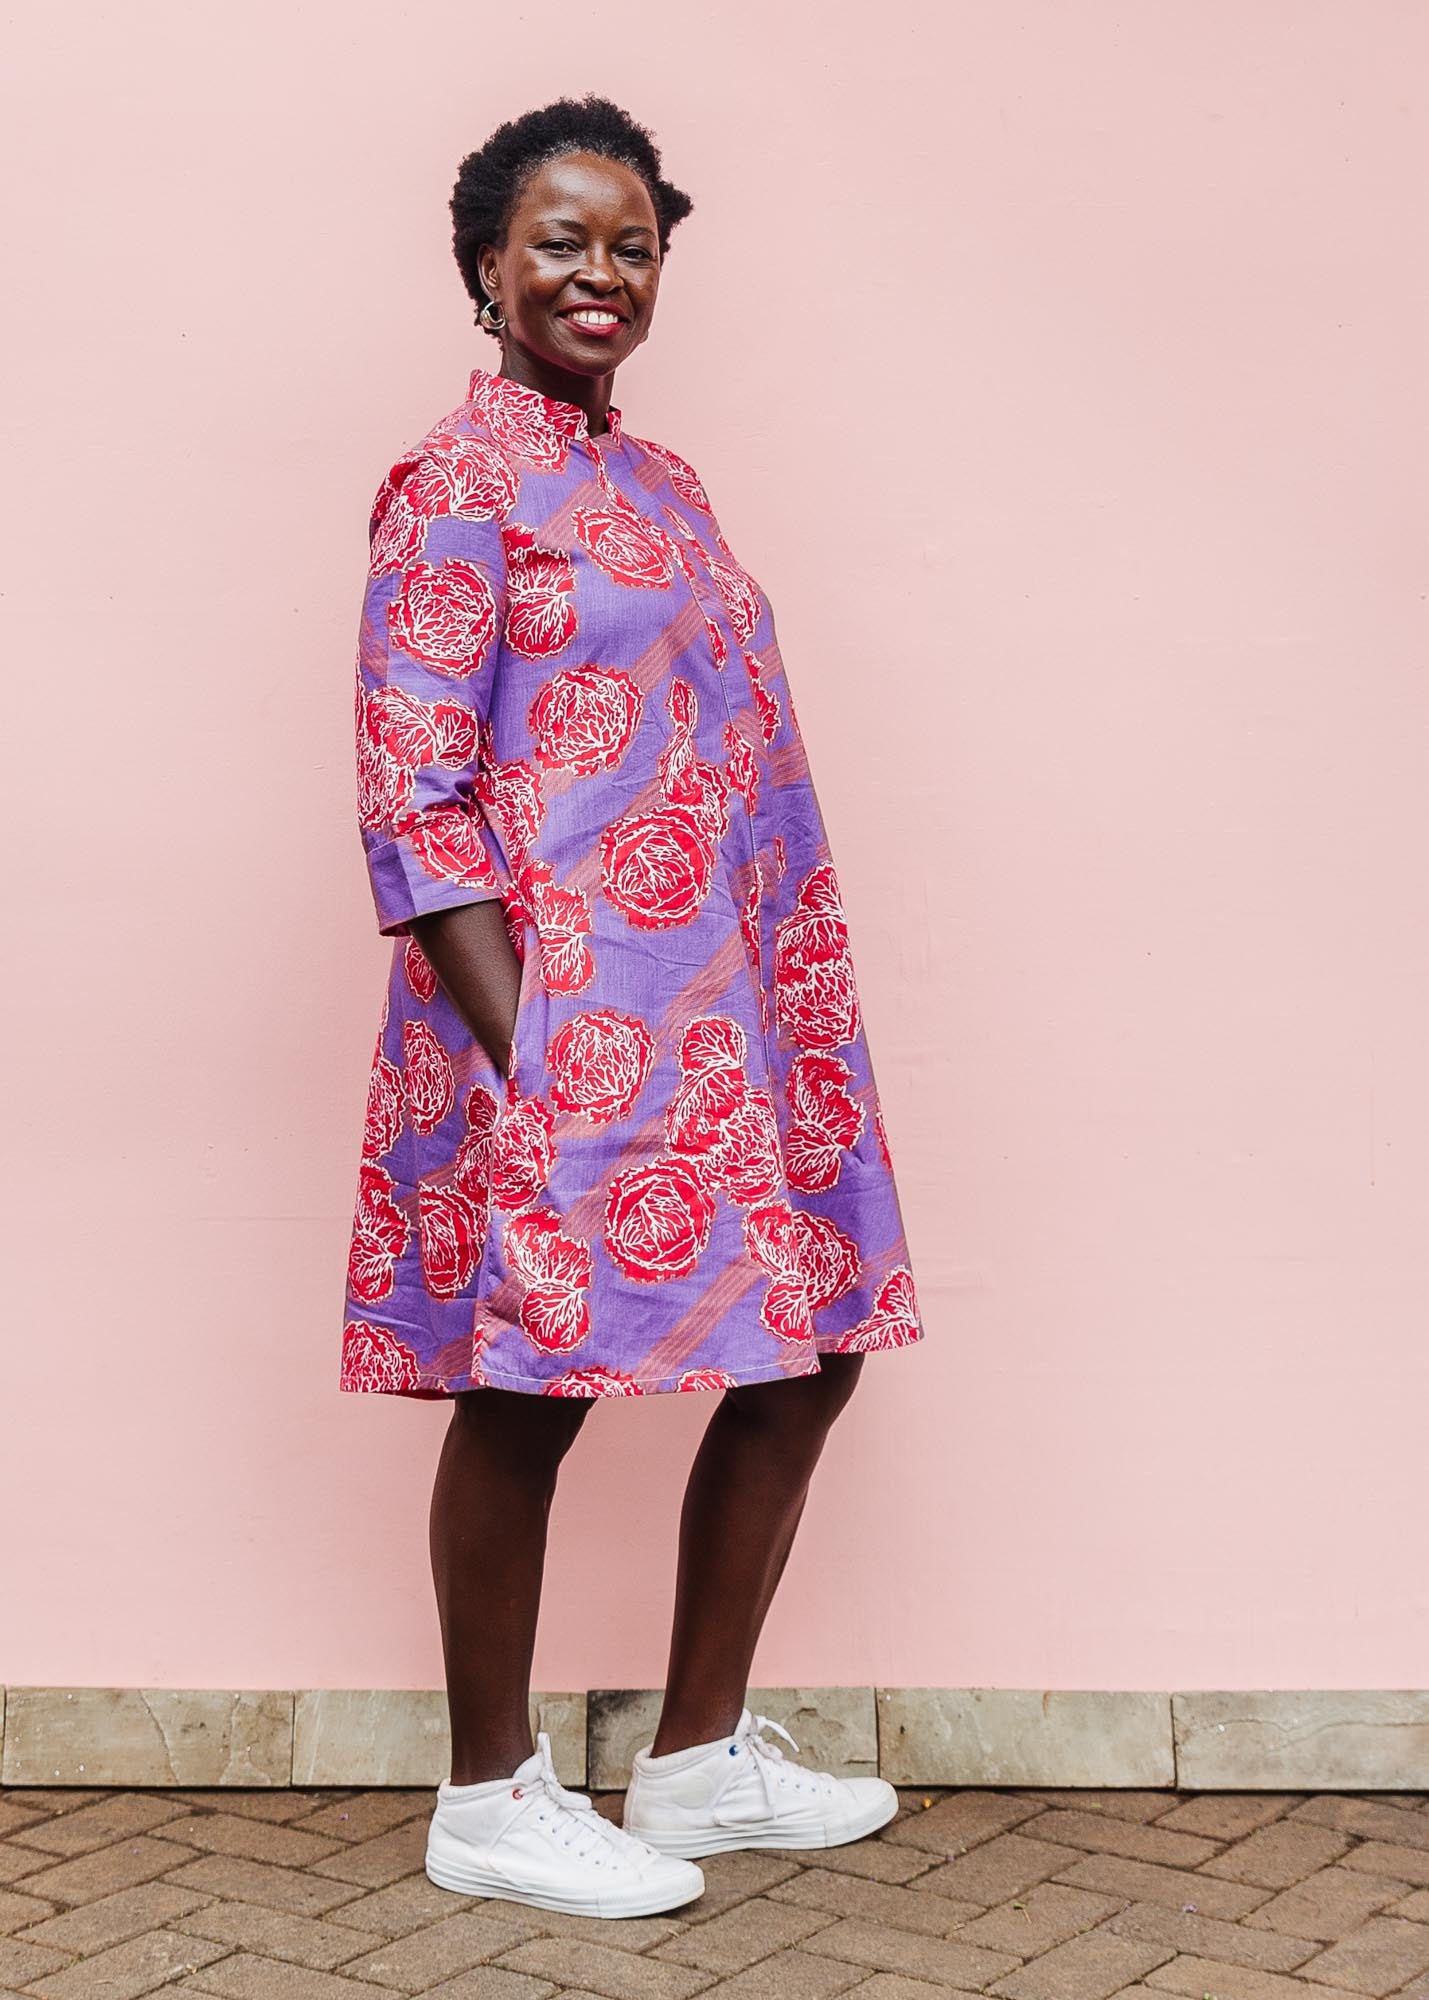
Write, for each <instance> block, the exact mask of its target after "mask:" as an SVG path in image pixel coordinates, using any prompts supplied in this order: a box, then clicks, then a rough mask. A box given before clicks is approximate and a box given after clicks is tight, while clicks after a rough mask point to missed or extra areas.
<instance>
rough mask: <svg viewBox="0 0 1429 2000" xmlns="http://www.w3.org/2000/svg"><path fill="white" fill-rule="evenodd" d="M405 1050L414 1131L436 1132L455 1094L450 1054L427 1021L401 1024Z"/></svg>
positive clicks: (408, 1106)
mask: <svg viewBox="0 0 1429 2000" xmlns="http://www.w3.org/2000/svg"><path fill="white" fill-rule="evenodd" d="M402 1053H403V1060H404V1062H405V1064H406V1072H405V1076H406V1097H407V1116H408V1117H409V1118H410V1120H411V1122H412V1130H413V1131H414V1132H421V1133H423V1134H425V1135H430V1134H431V1133H433V1132H435V1131H436V1129H437V1127H438V1126H439V1125H440V1124H441V1122H442V1120H443V1119H444V1118H445V1117H446V1115H447V1113H448V1112H449V1111H450V1110H451V1108H452V1104H453V1102H454V1100H455V1097H456V1079H455V1077H454V1076H453V1075H452V1064H451V1057H450V1056H449V1055H448V1054H447V1052H446V1050H445V1049H444V1048H443V1047H442V1045H441V1042H440V1041H439V1040H438V1038H437V1034H436V1031H435V1030H434V1029H433V1028H431V1027H429V1026H428V1024H427V1023H426V1022H425V1021H404V1022H403V1023H402Z"/></svg>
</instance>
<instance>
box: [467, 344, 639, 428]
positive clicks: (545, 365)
mask: <svg viewBox="0 0 1429 2000" xmlns="http://www.w3.org/2000/svg"><path fill="white" fill-rule="evenodd" d="M496 372H497V374H498V375H504V376H505V377H506V379H507V380H508V381H510V382H519V383H520V384H521V386H522V387H523V388H524V389H536V390H539V392H540V393H541V395H543V396H554V397H555V398H556V399H557V401H558V402H562V403H574V404H576V406H577V407H578V408H579V409H582V410H584V411H585V419H586V425H587V427H588V429H589V431H590V434H591V436H592V437H599V436H601V434H602V433H603V432H605V431H607V430H609V428H610V419H609V417H608V416H607V414H606V413H607V411H608V410H609V408H610V398H611V392H612V390H613V389H614V387H615V370H614V369H613V368H612V369H611V371H610V373H609V374H608V375H575V374H572V373H571V371H570V370H569V369H568V368H557V367H556V366H554V364H553V363H551V362H549V361H545V360H542V359H541V357H540V356H539V355H535V354H530V353H528V352H527V351H526V350H525V349H524V348H520V347H512V346H508V347H506V348H504V349H503V352H502V357H501V366H500V368H498V369H497V371H496Z"/></svg>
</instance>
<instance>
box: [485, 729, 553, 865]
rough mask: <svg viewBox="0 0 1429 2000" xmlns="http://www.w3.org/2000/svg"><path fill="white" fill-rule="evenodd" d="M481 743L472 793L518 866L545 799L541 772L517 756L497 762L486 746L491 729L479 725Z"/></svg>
mask: <svg viewBox="0 0 1429 2000" xmlns="http://www.w3.org/2000/svg"><path fill="white" fill-rule="evenodd" d="M482 734H483V747H484V748H485V749H486V752H487V761H485V762H483V763H482V764H480V765H479V766H478V768H477V773H476V787H475V789H476V797H477V801H478V803H479V804H480V806H481V809H482V811H483V812H484V813H485V814H486V816H487V818H488V820H489V821H490V822H491V823H492V825H494V826H496V827H497V828H499V830H500V833H501V839H502V842H503V844H504V846H505V848H506V852H507V854H508V855H509V856H510V859H511V863H512V865H513V867H519V866H520V865H521V863H522V862H524V861H525V859H526V857H527V854H528V853H529V852H530V848H531V844H532V842H533V841H534V840H535V838H536V836H537V834H538V833H539V832H540V831H541V821H542V819H543V818H544V817H545V812H546V801H545V799H544V797H543V796H542V792H541V774H540V772H539V771H537V770H535V769H533V767H532V766H531V765H530V764H527V763H524V762H521V761H520V760H518V761H516V762H514V763H510V764H500V763H498V762H497V761H496V759H495V757H494V755H492V753H491V750H490V741H491V731H490V728H489V726H488V725H485V724H484V725H483V730H482Z"/></svg>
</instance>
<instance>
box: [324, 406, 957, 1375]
mask: <svg viewBox="0 0 1429 2000" xmlns="http://www.w3.org/2000/svg"><path fill="white" fill-rule="evenodd" d="M608 422H609V426H610V428H609V430H608V431H607V432H606V433H605V434H603V435H601V436H599V437H592V436H591V435H590V432H589V428H588V426H587V423H586V418H585V413H584V412H583V411H582V410H581V409H580V408H579V407H578V406H577V405H576V404H574V403H568V402H564V401H561V400H558V399H556V398H554V397H549V396H545V395H542V394H540V393H539V392H537V391H535V390H532V389H528V388H526V387H524V386H522V385H521V384H519V383H516V382H513V381H510V380H509V379H507V378H506V377H504V376H499V375H493V374H491V373H489V372H488V371H487V370H485V369H482V368H477V369H476V370H475V371H474V372H473V373H472V376H471V380H470V385H469V390H468V396H467V400H466V401H465V402H463V403H462V404H461V405H460V407H459V408H458V409H456V410H454V411H453V412H452V414H451V415H450V416H448V417H445V418H443V419H442V421H441V422H440V423H438V424H436V425H435V426H434V427H433V428H432V429H431V430H430V431H429V432H428V433H427V435H426V437H425V438H423V439H422V441H421V442H420V443H419V444H418V445H416V446H415V447H413V449H412V450H410V451H408V452H406V453H405V454H404V455H403V456H402V457H401V458H400V459H399V460H398V461H397V463H396V464H395V465H394V466H393V467H392V469H391V471H390V472H389V473H388V475H387V477H386V478H385V479H384V481H383V483H382V486H381V488H380V490H379V492H378V494H377V498H376V502H375V505H374V509H373V513H372V518H371V525H370V544H371V565H370V572H369V576H368V581H367V586H366V594H365V599H364V605H363V615H362V625H361V636H360V641H359V647H358V660H357V686H356V717H355V720H356V734H357V763H358V792H359V818H360V823H361V830H362V840H363V845H364V850H365V854H366V860H367V866H368V872H369V877H370V881H371V886H372V892H373V898H374V901H375V904H376V908H377V918H378V926H379V929H380V930H381V931H382V932H383V933H384V934H385V935H387V936H389V937H391V938H393V940H394V945H393V958H392V968H391V977H390V981H389V984H388V989H387V994H386V998H385V1001H384V1004H383V1010H382V1023H381V1029H380V1033H379V1036H378V1042H377V1048H376V1051H375V1053H374V1058H373V1064H372V1071H371V1084H370V1090H369V1095H368V1104H367V1117H366V1125H365V1133H364V1139H363V1147H362V1160H361V1164H360V1169H359V1187H358V1195H357V1205H356V1213H355V1216H354V1221H353V1229H352V1239H351V1257H350V1261H349V1270H348V1289H347V1301H346V1318H345V1325H344V1329H343V1340H342V1366H341V1376H340V1381H341V1387H342V1388H343V1389H346V1390H354V1391H381V1392H385V1393H388V1394H396V1395H404V1396H428V1397H430V1396H440V1395H450V1394H453V1393H454V1392H456V1391H458V1390H463V1389H469V1388H479V1387H482V1386H487V1385H490V1386H493V1387H498V1388H505V1389H517V1390H526V1391H529V1392H531V1393H534V1394H545V1395H570V1396H605V1395H641V1394H649V1393H651V1392H654V1391H660V1390H686V1389H689V1390H694V1389H716V1388H723V1387H727V1386H732V1385H734V1384H738V1383H746V1382H765V1381H771V1380H775V1379H777V1378H778V1377H780V1376H785V1375H803V1374H811V1373H814V1372H816V1371H817V1369H818V1367H819V1356H820V1354H822V1353H831V1352H833V1353H837V1352H846V1351H855V1352H860V1353H864V1352H869V1351H871V1350H876V1349H882V1348H894V1347H903V1346H907V1345H908V1344H909V1343H910V1342H913V1341H916V1340H918V1339H920V1338H921V1337H922V1331H923V1329H922V1325H921V1322H920V1319H919V1314H918V1307H917V1302H916V1299H915V1295H914V1287H913V1277H912V1273H911V1271H910V1268H909V1261H908V1251H907V1246H906V1244H905V1241H904V1233H903V1223H902V1218H901V1215H900V1212H899V1205H898V1195H897V1191H896V1188H895V1185H894V1179H893V1170H892V1163H891V1161H890V1159H889V1154H888V1145H887V1138H886V1134H885V1132H884V1127H883V1119H882V1115H881V1113H880V1109H879V1103H878V1095H877V1091H876V1089H875V1085H874V1079H873V1072H872V1070H871V1068H870V1065H869V1056H868V1050H867V1047H866V1046H865V1041H864V1033H863V1027H862V1022H861V1018H860V1013H859V1001H858V993H857V988H856V985H855V981H854V972H853V965H852V962H851V959H850V955H849V942H848V932H847V928H846V925H845V921H844V912H843V909H842V906H841V904H840V900H839V888H838V881H837V878H836V876H835V873H834V867H833V863H832V860H831V858H830V855H829V849H828V843H827V840H826V837H825V832H824V825H823V820H822V817H821V815H820V811H819V806H818V802H817V800H816V798H815V794H814V790H813V787H812V784H811V782H810V777H809V771H808V767H807V764H806V762H805V757H804V745H803V741H802V739H801V737H800V733H799V729H798V725H797V723H796V722H795V719H794V712H793V708H792V706H791V704H790V700H789V690H788V686H787V684H786V681H785V677H784V670H783V666H782V664H781V661H780V657H779V646H778V642H777V639H776V637H775V631H774V620H773V615H772V613H771V610H770V607H769V603H768V600H767V599H766V597H765V596H764V593H763V592H762V591H761V590H760V588H759V586H758V584H757V583H756V582H755V580H754V578H753V577H752V576H751V575H750V574H749V572H748V571H747V570H746V569H745V568H744V567H743V566H742V564H741V563H740V562H739V561H738V560H737V558H736V557H735V555H734V554H733V552H732V550H731V549H730V547H729V544H728V543H727V542H726V540H725V538H724V536H723V535H722V533H721V532H720V528H719V524H718V522H717V520H716V519H715V516H714V513H713V511H712V509H711V506H710V502H709V498H708V495H707V494H706V492H705V489H704V487H703V485H702V484H701V482H700V480H699V478H698V477H697V475H696V474H695V472H694V471H693V469H692V468H691V467H690V466H689V465H688V464H687V463H686V462H685V461H684V459H682V458H680V457H679V456H678V455H677V454H676V453H674V452H672V451H670V450H668V449H667V448H666V447H664V446H662V445H658V444H653V443H651V442H649V441H648V440H647V439H642V438H636V437H632V436H630V435H628V434H627V433H626V431H625V428H624V425H623V424H622V422H621V415H620V411H619V410H618V409H616V408H612V409H611V410H610V411H609V412H608ZM488 898H499V900H500V901H501V903H502V905H503V910H504V916H505V920H506V925H507V929H508V932H509V934H510V936H511V939H512V942H513V944H514V946H515V948H516V951H517V952H518V954H519V955H520V957H521V961H522V964H521V981H520V997H519V1001H518V1005H517V1014H516V1025H515V1032H514V1035H513V1040H512V1051H513V1063H512V1074H511V1078H510V1080H509V1081H508V1080H507V1078H506V1077H505V1076H504V1075H503V1074H502V1073H501V1072H500V1071H499V1070H498V1069H497V1068H496V1066H495V1065H494V1064H493V1063H492V1062H491V1060H490V1058H489V1057H488V1056H487V1054H486V1053H485V1051H484V1050H483V1049H482V1048H481V1046H480V1045H479V1043H477V1042H476V1040H475V1039H474V1037H473V1036H472V1034H471V1032H470V1030H469V1029H468V1028H467V1027H466V1025H465V1023H464V1021H463V1020H462V1018H461V1016H460V1015H459V1014H458V1012H457V1010H456V1009H455V1007H454V1006H453V1005H452V1003H451V1001H450V1000H449V999H448V997H447V995H446V992H445V990H444V989H443V988H442V987H441V986H440V985H439V984H438V982H437V979H436V975H435V973H434V972H433V970H432V968H431V965H430V964H429V962H428V960H427V959H426V957H425V956H424V954H423V952H422V949H421V946H420V944H419V943H418V941H417V939H416V937H415V936H414V935H413V934H412V933H411V931H410V929H409V923H410V919H411V918H412V917H414V916H416V915H419V914H421V913H423V912H426V911H431V910H440V909H447V908H451V907H454V906H456V905H460V904H465V903H472V902H478V901H482V900H485V899H488Z"/></svg>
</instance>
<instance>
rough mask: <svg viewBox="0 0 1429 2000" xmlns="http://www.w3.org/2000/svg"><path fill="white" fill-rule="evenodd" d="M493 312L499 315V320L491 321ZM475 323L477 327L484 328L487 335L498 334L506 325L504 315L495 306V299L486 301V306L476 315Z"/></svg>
mask: <svg viewBox="0 0 1429 2000" xmlns="http://www.w3.org/2000/svg"><path fill="white" fill-rule="evenodd" d="M493 311H494V312H497V313H500V314H501V317H500V318H499V319H492V318H491V314H492V312H493ZM476 323H477V325H478V326H484V327H485V328H486V330H487V332H488V333H500V331H501V329H502V328H503V327H504V326H505V324H506V315H505V313H503V312H501V308H500V306H499V305H497V303H496V301H495V299H488V300H487V301H486V304H485V305H484V306H483V307H482V308H481V311H480V312H479V313H478V314H477V315H476Z"/></svg>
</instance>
